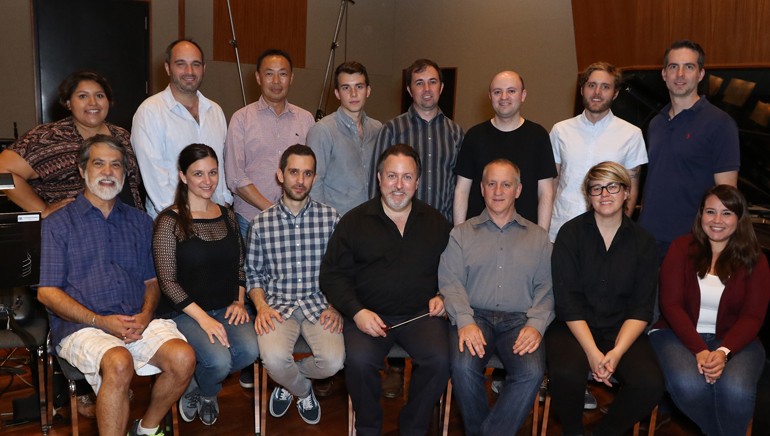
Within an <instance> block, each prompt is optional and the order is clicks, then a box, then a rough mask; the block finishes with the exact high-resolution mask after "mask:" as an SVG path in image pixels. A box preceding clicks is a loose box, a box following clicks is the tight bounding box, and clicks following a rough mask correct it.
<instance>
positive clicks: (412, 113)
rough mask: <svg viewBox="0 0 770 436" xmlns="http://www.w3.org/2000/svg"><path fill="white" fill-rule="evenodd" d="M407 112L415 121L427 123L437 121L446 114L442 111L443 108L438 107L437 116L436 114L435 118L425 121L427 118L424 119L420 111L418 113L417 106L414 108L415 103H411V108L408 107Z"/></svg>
mask: <svg viewBox="0 0 770 436" xmlns="http://www.w3.org/2000/svg"><path fill="white" fill-rule="evenodd" d="M406 112H407V113H408V114H409V116H410V117H411V118H412V119H413V120H415V121H422V122H423V123H426V124H430V123H433V122H435V121H436V120H438V119H441V118H443V117H445V115H444V112H442V111H441V108H438V113H437V114H436V116H435V117H433V119H431V120H430V121H425V120H424V119H423V118H422V117H421V116H420V114H418V113H417V109H415V108H414V103H412V104H410V105H409V109H407V111H406Z"/></svg>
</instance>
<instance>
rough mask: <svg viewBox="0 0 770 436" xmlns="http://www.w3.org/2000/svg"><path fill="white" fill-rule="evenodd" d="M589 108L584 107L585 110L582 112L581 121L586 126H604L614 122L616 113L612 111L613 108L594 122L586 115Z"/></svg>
mask: <svg viewBox="0 0 770 436" xmlns="http://www.w3.org/2000/svg"><path fill="white" fill-rule="evenodd" d="M587 110H588V109H584V110H583V112H581V113H580V122H582V123H583V124H584V125H586V126H590V127H604V126H606V125H608V124H610V123H611V122H612V119H613V118H615V114H613V113H612V109H610V111H609V112H607V115H605V116H604V118H602V119H601V120H599V121H597V122H596V123H592V122H591V120H589V119H588V117H587V116H586V111H587Z"/></svg>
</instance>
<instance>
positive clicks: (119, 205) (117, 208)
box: [72, 192, 126, 219]
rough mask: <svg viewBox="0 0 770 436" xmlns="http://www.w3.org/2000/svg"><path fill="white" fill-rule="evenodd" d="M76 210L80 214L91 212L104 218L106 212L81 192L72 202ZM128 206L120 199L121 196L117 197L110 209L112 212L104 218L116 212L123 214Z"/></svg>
mask: <svg viewBox="0 0 770 436" xmlns="http://www.w3.org/2000/svg"><path fill="white" fill-rule="evenodd" d="M72 204H73V207H74V208H75V210H76V211H77V212H78V214H80V215H83V216H85V215H86V214H89V213H96V214H98V215H99V216H100V217H102V218H104V214H102V211H101V210H99V209H98V208H97V207H96V206H94V205H93V204H91V202H90V201H88V199H87V198H86V196H85V195H83V193H82V192H81V193H80V194H78V196H77V197H76V198H75V201H74V202H73V203H72ZM124 207H126V206H125V205H124V204H123V202H122V201H120V197H115V205H114V206H113V207H112V210H111V211H110V214H109V215H108V216H107V218H104V219H110V218H112V217H113V216H114V215H115V214H118V215H121V214H122V213H123V208H124Z"/></svg>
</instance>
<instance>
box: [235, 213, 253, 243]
mask: <svg viewBox="0 0 770 436" xmlns="http://www.w3.org/2000/svg"><path fill="white" fill-rule="evenodd" d="M235 218H236V219H237V220H238V228H239V229H240V231H241V238H243V246H244V247H246V249H247V250H248V247H247V245H246V244H248V243H249V239H248V236H249V227H251V221H249V220H247V219H246V217H244V216H243V215H241V214H239V213H236V214H235Z"/></svg>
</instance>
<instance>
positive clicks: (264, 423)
mask: <svg viewBox="0 0 770 436" xmlns="http://www.w3.org/2000/svg"><path fill="white" fill-rule="evenodd" d="M259 372H260V374H262V381H261V383H260V385H261V388H260V391H262V412H261V413H260V419H261V421H262V434H263V435H265V434H267V407H268V403H267V369H266V368H265V366H264V365H262V364H261V363H260V365H259Z"/></svg>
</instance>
